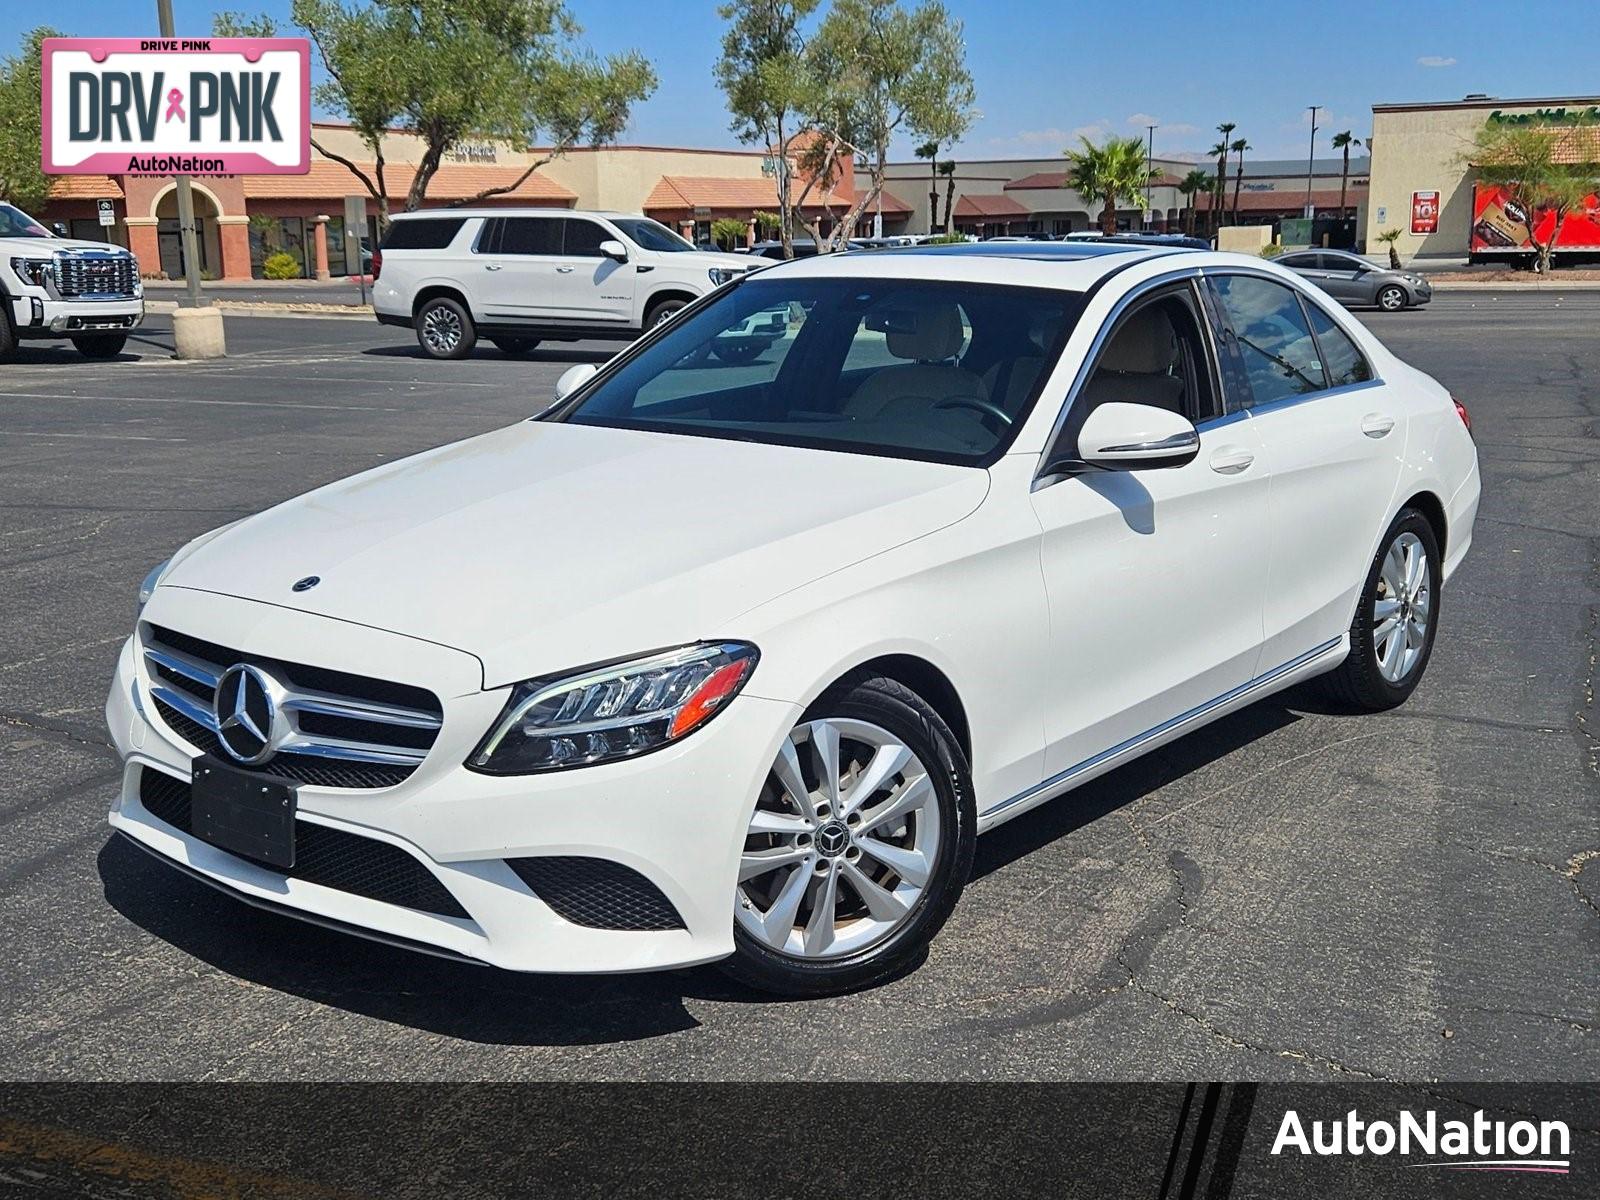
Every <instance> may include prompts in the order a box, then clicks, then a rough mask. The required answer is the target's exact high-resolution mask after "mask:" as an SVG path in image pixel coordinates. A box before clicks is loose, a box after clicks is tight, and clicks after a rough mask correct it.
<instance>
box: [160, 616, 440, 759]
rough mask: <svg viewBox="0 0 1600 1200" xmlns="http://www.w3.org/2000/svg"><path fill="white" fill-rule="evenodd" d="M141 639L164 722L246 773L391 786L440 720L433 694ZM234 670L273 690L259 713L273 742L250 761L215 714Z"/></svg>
mask: <svg viewBox="0 0 1600 1200" xmlns="http://www.w3.org/2000/svg"><path fill="white" fill-rule="evenodd" d="M140 640H141V641H142V643H143V653H144V660H145V666H146V668H147V669H148V671H149V673H150V679H151V687H150V698H151V699H152V700H153V701H154V702H155V706H156V710H157V712H158V713H159V714H160V716H161V718H162V720H163V721H165V722H166V724H167V726H168V727H169V728H170V729H171V730H172V731H173V732H174V733H176V734H177V735H178V736H179V737H181V738H182V739H183V740H184V741H186V742H188V743H189V744H190V745H192V746H194V747H195V749H196V750H198V751H200V752H202V753H205V754H211V755H214V756H215V757H217V758H220V759H222V760H223V761H224V762H227V763H231V764H232V765H234V766H237V767H239V768H241V769H243V770H247V771H260V772H262V773H264V774H269V775H276V776H280V777H282V778H285V779H290V780H293V781H295V782H298V783H306V784H310V785H312V786H314V787H341V788H380V787H392V786H394V785H395V784H397V783H399V782H401V781H402V780H404V779H405V778H407V777H408V776H409V775H410V774H411V773H412V772H413V771H415V770H416V769H417V767H418V766H419V765H420V764H421V763H422V760H423V759H424V758H425V757H427V754H428V751H429V749H430V748H431V747H432V746H433V743H434V739H435V738H437V737H438V735H439V727H440V726H441V724H442V723H443V709H442V708H441V707H440V704H439V700H438V697H436V696H435V695H434V694H433V693H432V692H430V691H427V690H426V689H424V688H419V687H413V686H411V685H410V684H404V683H393V682H390V681H388V680H383V679H370V678H368V677H366V676H364V675H352V674H348V673H346V672H344V671H332V670H328V669H326V668H324V667H313V666H307V665H305V664H303V663H291V662H284V661H283V660H281V659H273V658H266V657H263V656H261V655H256V654H249V653H246V652H243V651H238V650H230V649H228V648H227V647H225V646H219V645H217V644H215V643H214V642H207V641H202V640H201V639H200V638H195V637H190V636H189V635H188V634H184V633H179V632H177V631H176V630H173V629H166V628H163V627H162V626H159V625H149V624H146V625H145V626H143V628H142V630H141V633H140ZM240 665H245V666H249V667H252V668H255V671H256V672H257V673H258V678H263V677H264V678H265V679H266V680H267V681H269V683H270V686H271V688H272V692H271V700H272V704H271V709H270V710H268V715H267V716H266V717H261V715H260V714H259V713H257V714H256V716H257V718H258V719H257V721H256V724H258V725H259V724H260V723H261V722H262V721H263V720H265V721H266V722H267V723H268V724H269V726H270V728H269V729H266V730H263V731H262V732H263V733H266V734H268V735H269V737H268V738H266V739H263V742H270V745H265V744H263V745H262V746H261V747H260V749H261V751H262V753H263V756H262V757H260V758H259V761H255V762H247V761H242V760H241V757H240V755H239V754H238V753H236V744H232V743H230V742H229V741H225V740H224V736H223V735H224V734H226V733H228V732H229V731H227V730H225V729H223V728H222V724H223V723H222V721H221V720H219V719H218V716H217V689H218V686H219V685H220V684H221V682H222V679H223V676H224V675H225V674H227V673H228V672H229V670H230V668H232V667H235V666H240ZM237 741H238V737H237V731H234V734H233V743H237ZM246 748H247V749H250V750H255V749H256V746H255V745H248V746H247V747H246ZM249 757H256V755H254V754H252V755H250V756H249Z"/></svg>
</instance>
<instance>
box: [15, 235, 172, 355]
mask: <svg viewBox="0 0 1600 1200" xmlns="http://www.w3.org/2000/svg"><path fill="white" fill-rule="evenodd" d="M0 296H3V298H4V303H3V304H0V361H4V360H5V359H7V358H9V357H10V356H11V355H12V354H14V353H15V352H16V349H17V345H18V343H19V342H20V341H22V340H24V339H31V338H67V339H69V340H70V341H71V342H72V344H73V345H74V346H76V347H77V349H78V351H79V352H80V353H82V354H85V355H87V356H88V357H90V358H115V357H116V356H117V355H118V354H120V353H122V347H123V346H124V344H126V342H127V340H128V334H129V332H130V331H131V330H133V329H134V328H135V327H136V326H137V325H138V324H139V322H140V321H142V320H143V319H144V285H143V284H142V283H141V282H140V280H139V260H138V259H137V258H135V257H134V256H133V255H132V254H130V253H129V252H128V251H126V250H124V249H122V247H120V246H113V245H109V244H108V243H105V242H85V241H78V240H76V239H73V238H65V237H59V236H57V235H56V234H54V233H52V232H50V230H48V229H46V228H45V227H44V226H43V225H41V224H40V223H39V222H38V221H35V220H34V219H33V218H32V217H30V216H29V215H28V214H27V213H25V212H23V211H22V210H21V209H20V208H16V207H14V206H13V205H10V204H0Z"/></svg>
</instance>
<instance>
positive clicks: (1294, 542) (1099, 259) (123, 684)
mask: <svg viewBox="0 0 1600 1200" xmlns="http://www.w3.org/2000/svg"><path fill="white" fill-rule="evenodd" d="M780 309H787V310H789V311H790V312H791V313H792V314H793V315H794V318H795V319H794V321H793V327H794V332H793V334H792V336H786V337H784V338H783V339H781V340H780V341H778V342H776V343H774V344H773V346H772V347H771V348H770V349H769V350H768V351H767V353H765V354H764V355H763V356H762V358H761V362H760V365H759V368H757V367H753V366H752V367H745V368H741V369H740V370H738V371H733V370H726V371H724V370H718V369H714V368H706V367H703V366H701V365H699V363H698V362H697V361H696V360H697V359H702V360H703V356H702V355H701V354H700V352H701V351H702V349H703V348H705V347H707V346H708V345H714V344H715V342H716V340H717V339H718V338H720V337H722V336H724V334H725V333H726V332H727V331H728V330H730V329H737V328H741V327H744V326H745V325H747V324H748V323H749V322H750V321H751V319H752V317H753V316H754V315H756V314H760V313H774V312H777V311H779V310H780ZM1245 414H1248V419H1240V417H1241V416H1243V415H1245ZM1478 496H1479V476H1478V466H1477V456H1476V453H1475V450H1474V446H1473V442H1472V438H1471V436H1470V430H1469V427H1468V424H1467V419H1466V412H1465V409H1463V408H1462V407H1461V405H1460V404H1458V403H1456V402H1454V401H1453V400H1452V398H1451V396H1450V395H1449V394H1448V393H1447V392H1446V391H1445V389H1444V388H1443V387H1441V386H1440V385H1439V384H1438V383H1436V382H1435V381H1434V380H1433V379H1431V378H1429V377H1428V376H1427V375H1424V374H1423V373H1422V372H1420V371H1418V370H1416V369H1415V368H1413V367H1410V366H1408V365H1406V364H1405V363H1404V362H1402V361H1401V360H1400V359H1399V358H1397V357H1396V356H1395V355H1394V354H1393V353H1392V352H1390V351H1389V350H1388V349H1386V348H1385V347H1384V345H1383V344H1382V343H1381V342H1379V341H1378V340H1377V339H1376V338H1375V337H1373V336H1372V335H1371V334H1370V333H1369V332H1367V331H1366V330H1365V329H1364V328H1363V327H1362V326H1361V325H1360V324H1359V323H1357V322H1356V321H1354V320H1353V319H1352V318H1351V317H1350V316H1349V315H1348V314H1346V313H1345V312H1343V311H1342V310H1341V309H1340V308H1338V307H1337V306H1336V305H1332V304H1330V303H1329V302H1328V301H1327V299H1326V297H1324V296H1323V295H1322V293H1320V292H1318V291H1316V290H1315V289H1314V288H1311V287H1310V286H1308V285H1307V284H1306V283H1305V282H1304V281H1303V280H1301V279H1300V278H1299V276H1297V275H1295V274H1294V273H1293V272H1290V271H1286V270H1284V269H1282V268H1281V267H1278V266H1276V265H1274V264H1271V263H1266V262H1263V261H1261V260H1259V259H1253V258H1247V257H1244V256H1240V255H1232V254H1215V253H1198V252H1189V251H1182V252H1179V251H1172V250H1165V249H1150V248H1145V247H1132V246H1125V245H1106V246H1084V245H1065V244H1051V245H1040V244H1034V245H1005V244H999V245H994V244H968V245H954V246H928V247H914V248H908V249H903V250H898V251H896V252H894V253H885V254H860V255H825V256H817V257H813V258H810V259H806V260H802V261H799V262H792V263H784V264H780V265H778V266H774V267H772V268H770V269H768V270H766V271H763V272H761V273H759V274H757V275H754V276H751V277H746V278H744V279H742V280H740V281H737V282H735V283H734V284H732V285H731V286H729V287H726V288H723V289H720V290H719V291H718V292H716V293H715V294H714V295H712V296H711V297H709V298H707V299H706V300H705V301H704V302H703V303H701V304H698V305H697V306H695V308H694V309H693V310H691V311H690V312H687V313H685V314H683V316H681V317H680V318H679V319H678V320H676V321H673V322H670V323H666V324H664V325H661V326H658V327H656V328H655V329H654V330H652V331H651V332H650V333H649V334H647V335H646V336H645V338H644V339H642V340H641V341H640V342H639V343H638V344H637V345H636V346H634V347H632V348H630V349H628V350H626V351H624V352H623V353H622V354H620V355H618V356H617V357H616V358H614V359H612V360H611V361H610V362H609V363H607V364H606V365H605V366H603V367H601V368H599V369H598V370H597V369H596V368H595V367H594V366H592V365H588V364H585V365H581V366H576V367H573V368H571V369H570V370H569V371H568V372H567V373H566V375H565V376H563V378H562V380H561V382H560V383H559V384H558V385H557V398H556V402H555V403H554V404H553V405H552V406H551V407H549V408H548V409H547V410H546V411H544V412H543V413H541V414H540V415H539V416H538V417H537V418H535V419H532V420H527V421H522V422H519V423H518V424H515V425H513V426H510V427H509V428H506V429H503V430H500V431H498V432H494V433H489V434H485V435H482V436H479V437H474V438H470V439H468V440H465V441H462V442H458V443H456V444H454V445H450V446H445V447H442V448H440V449H436V450H432V451H428V452H426V453H423V454H419V455H417V456H415V457H412V458H408V459H404V460H402V461H399V462H394V463H388V464H385V465H382V466H380V467H377V468H375V469H373V470H370V471H367V472H365V473H363V474H361V475H357V476H355V477H354V478H352V479H349V480H346V481H344V482H342V483H333V484H330V485H327V486H324V487H321V488H318V489H317V490H316V491H313V492H311V493H309V494H308V495H306V496H305V497H302V498H301V499H298V500H290V501H288V502H286V503H282V504H278V505H276V506H275V507H273V508H271V509H269V510H267V511H266V512H264V513H261V514H259V515H256V516H254V517H249V518H246V519H245V520H242V521H239V522H236V523H234V524H231V525H227V526H224V527H222V528H221V529H218V530H215V531H213V532H211V533H208V534H205V535H203V536H201V537H199V538H197V539H196V540H194V541H193V542H190V543H189V544H188V545H186V546H185V547H183V548H182V549H181V550H179V551H178V552H177V553H176V554H175V555H173V557H172V558H171V559H170V560H169V561H167V562H166V563H164V564H162V565H160V566H158V567H157V568H156V569H155V570H154V571H152V572H151V573H150V575H149V576H148V578H146V580H145V581H144V583H143V585H142V587H141V589H140V610H139V613H138V617H137V623H136V629H135V632H134V634H133V636H132V637H131V638H130V639H129V641H128V642H127V643H126V644H125V645H124V647H123V648H122V650H121V653H120V656H119V658H118V660H117V667H116V675H115V679H114V681H113V683H112V686H111V691H110V696H109V699H108V701H107V710H106V711H107V718H108V723H109V729H110V736H111V738H112V740H113V742H114V743H115V746H116V750H117V753H118V754H119V756H120V758H121V761H122V763H123V774H122V776H121V782H120V785H119V789H118V792H117V795H116V798H115V800H114V804H113V808H112V811H111V816H110V820H111V824H112V826H113V827H114V828H115V829H116V830H117V831H118V832H120V833H122V834H124V835H126V836H127V837H128V838H130V839H132V840H133V841H134V842H136V843H138V844H139V845H140V846H142V847H144V848H145V849H146V850H149V851H150V852H152V853H153V854H155V855H156V856H157V857H159V858H160V859H162V860H164V861H166V862H168V863H170V864H172V865H174V866H177V867H179V868H181V869H183V870H185V871H187V872H189V873H191V874H194V875H198V876H199V877H200V878H202V879H204V880H205V881H207V882H208V883H211V884H213V885H215V886H216V887H218V888H220V889H221V890H223V891H224V892H227V893H229V894H232V895H234V896H237V897H240V898H242V899H244V900H246V901H248V902H250V903H253V904H258V905H262V906H266V907H269V908H272V909H274V910H277V911H281V912H286V913H290V914H293V915H296V916H300V917H304V918H308V919H310V920H313V921H317V922H320V923H323V924H327V925H332V926H335V927H337V928H339V929H343V930H347V931H351V932H357V933H364V934H367V935H369V936H372V937H376V938H380V939H382V940H385V941H389V942H393V943H396V944H399V945H403V946H411V947H415V948H420V949H426V950H429V951H431V952H434V953H439V954H444V955H448V956H454V957H460V958H467V959H473V960H478V961H482V962H487V963H492V964H495V965H497V966H501V967H507V968H512V969H515V970H524V971H556V972H592V971H642V970H651V969H658V968H671V967H681V966H684V965H688V964H692V963H703V962H711V961H716V960H721V961H723V962H724V963H726V965H727V967H728V969H729V970H731V971H732V972H733V973H735V974H736V975H737V976H739V977H740V978H742V979H744V980H747V981H749V982H750V983H752V984H754V985H756V986H758V987H762V988H768V989H772V990H775V991H779V992H785V993H792V994H802V995H816V994H822V993H828V992H834V991H838V990H840V989H846V988H854V987H860V986H863V985H866V984H871V983H873V982H876V981H879V980H882V979H884V978H886V977H887V976H889V975H890V974H892V973H893V972H895V971H897V970H900V969H902V968H904V967H905V966H906V965H907V964H909V963H910V962H912V961H913V960H914V957H915V956H916V955H917V954H918V953H919V951H920V950H921V948H922V947H923V946H924V945H926V943H927V942H928V940H929V939H930V938H931V937H933V935H934V933H935V932H936V931H937V930H938V929H939V927H940V926H941V925H942V924H943V923H944V921H945V918H946V917H948V916H949V915H950V912H951V910H952V908H953V907H954V905H955V904H956V902H957V899H958V898H959V896H960V894H961V890H962V886H963V884H964V882H965V880H966V878H967V874H968V871H969V869H970V868H971V865H972V861H973V853H974V843H975V840H976V838H977V835H978V834H979V833H980V832H983V831H986V830H989V829H993V828H995V827H997V826H999V825H1001V824H1002V823H1004V822H1006V821H1008V820H1011V819H1012V818H1014V817H1017V816H1019V815H1021V814H1023V813H1025V812H1028V811H1029V810H1030V809H1033V808H1034V807H1036V806H1038V805H1040V804H1043V803H1045V802H1047V801H1049V800H1051V799H1053V798H1055V797H1057V796H1060V795H1062V794H1063V793H1065V792H1067V791H1069V790H1070V789H1072V788H1074V787H1076V786H1078V785H1080V784H1082V783H1084V782H1086V781H1088V780H1090V779H1093V778H1094V777H1096V776H1098V775H1100V774H1102V773H1104V772H1106V771H1108V770H1111V769H1112V768H1114V767H1116V766H1118V765H1119V764H1122V763H1125V762H1128V761H1129V760H1130V759H1132V758H1134V757H1136V756H1138V755H1141V754H1144V753H1147V752H1149V751H1152V750H1154V749H1156V748H1157V747H1159V746H1162V745H1163V744H1165V743H1167V742H1169V741H1171V740H1172V739H1174V738H1177V737H1180V736H1182V735H1184V734H1186V733H1189V732H1191V731H1193V730H1195V729H1197V728H1199V727H1200V726H1202V725H1204V724H1205V723H1207V722H1209V721H1212V720H1215V719H1216V718H1218V717H1221V716H1223V715H1224V714H1226V713H1229V712H1232V711H1234V710H1235V709H1238V708H1241V707H1243V706H1244V705H1247V704H1250V703H1251V702H1253V701H1255V700H1258V699H1260V698H1261V697H1263V696H1267V695H1269V694H1271V693H1273V692H1276V691H1278V690H1279V689H1281V688H1285V687H1288V686H1290V685H1291V684H1295V683H1298V682H1300V681H1301V680H1306V679H1310V678H1312V677H1320V678H1321V679H1322V680H1323V683H1324V685H1325V687H1326V690H1327V691H1328V693H1329V694H1330V695H1331V696H1333V697H1335V698H1336V700H1337V701H1338V702H1339V703H1340V704H1343V705H1345V706H1347V707H1349V708H1350V709H1353V710H1368V711H1371V710H1379V709H1386V708H1390V707H1392V706H1394V705H1398V704H1400V703H1402V702H1403V701H1405V699H1406V698H1407V697H1408V696H1409V695H1410V694H1411V692H1412V690H1413V689H1414V688H1415V687H1416V686H1417V683H1418V681H1419V680H1420V679H1421V678H1422V677H1423V673H1424V671H1425V670H1426V668H1427V665H1428V659H1429V655H1430V653H1431V651H1432V649H1433V646H1434V643H1435V639H1436V637H1437V635H1438V631H1439V628H1440V624H1439V623H1440V618H1441V612H1442V610H1441V607H1440V598H1441V591H1442V590H1443V589H1445V588H1446V587H1447V585H1448V583H1449V581H1450V579H1451V577H1452V575H1453V573H1454V572H1455V570H1456V569H1457V568H1458V567H1459V566H1460V564H1461V562H1462V559H1463V557H1464V556H1465V555H1466V553H1467V552H1468V549H1469V547H1470V546H1471V544H1472V532H1473V530H1472V527H1473V519H1474V516H1475V514H1476V511H1477V506H1478ZM1017 919H1019V920H1027V919H1028V914H1026V913H1019V914H1018V915H1017Z"/></svg>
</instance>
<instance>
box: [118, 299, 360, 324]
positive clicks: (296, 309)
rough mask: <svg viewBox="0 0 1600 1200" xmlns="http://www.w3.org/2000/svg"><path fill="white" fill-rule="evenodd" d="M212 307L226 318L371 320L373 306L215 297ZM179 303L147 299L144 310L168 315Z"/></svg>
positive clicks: (176, 309)
mask: <svg viewBox="0 0 1600 1200" xmlns="http://www.w3.org/2000/svg"><path fill="white" fill-rule="evenodd" d="M212 303H213V307H215V308H217V309H220V310H221V311H222V313H223V314H224V315H225V316H229V317H299V318H302V319H304V320H315V321H324V320H328V319H330V318H331V319H332V320H336V321H371V320H373V313H372V306H371V305H370V304H369V305H366V306H362V305H359V304H340V305H327V306H325V307H317V306H315V305H308V304H268V303H256V302H252V301H246V300H217V301H213V302H212ZM178 307H179V306H178V303H177V302H176V301H174V300H146V301H145V304H144V310H145V312H147V313H160V314H169V313H174V312H177V311H178Z"/></svg>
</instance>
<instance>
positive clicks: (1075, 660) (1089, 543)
mask: <svg viewBox="0 0 1600 1200" xmlns="http://www.w3.org/2000/svg"><path fill="white" fill-rule="evenodd" d="M1264 459H1265V456H1264V455H1263V454H1262V452H1261V446H1260V443H1259V441H1258V439H1257V437H1256V431H1255V428H1254V425H1253V422H1252V421H1250V420H1249V419H1248V418H1244V417H1239V418H1223V419H1221V420H1219V421H1214V422H1211V423H1210V424H1209V425H1208V426H1206V427H1203V428H1201V430H1200V454H1199V457H1198V458H1196V459H1195V460H1194V461H1193V462H1191V463H1189V464H1188V465H1187V466H1184V467H1180V468H1177V469H1167V470H1152V471H1131V472H1123V471H1116V472H1103V473H1095V474H1087V475H1081V476H1077V477H1074V478H1069V479H1066V480H1063V481H1062V482H1059V483H1056V484H1054V485H1052V486H1050V487H1047V488H1044V489H1043V490H1041V491H1038V492H1035V493H1034V496H1033V503H1034V509H1035V512H1036V513H1037V515H1038V518H1039V523H1040V525H1041V527H1042V537H1041V560H1042V565H1043V569H1044V575H1045V587H1046V590H1047V593H1048V596H1049V604H1050V613H1051V628H1052V634H1051V659H1052V661H1053V662H1054V663H1055V666H1056V671H1057V673H1058V679H1059V687H1055V688H1052V689H1051V693H1050V697H1049V709H1048V712H1047V714H1046V740H1047V742H1048V751H1047V755H1046V774H1047V776H1048V775H1055V774H1058V773H1060V772H1062V771H1065V770H1067V769H1068V768H1070V767H1073V766H1075V765H1077V764H1078V763H1081V762H1083V761H1084V760H1086V759H1088V758H1091V757H1093V756H1094V755H1096V754H1099V753H1100V752H1102V751H1104V750H1107V749H1109V748H1111V747H1113V746H1116V745H1118V744H1119V743H1121V742H1123V741H1126V740H1127V739H1129V738H1133V737H1137V736H1138V735H1139V734H1141V733H1144V732H1146V731H1147V730H1150V729H1152V728H1154V727H1155V726H1157V725H1160V724H1162V723H1163V722H1166V721H1169V720H1171V719H1172V718H1173V717H1176V716H1179V715H1181V714H1183V713H1185V712H1187V711H1189V710H1190V709H1192V708H1195V707H1197V706H1199V705H1201V704H1204V703H1205V702H1207V701H1208V700H1212V699H1215V698H1216V697H1218V696H1220V695H1222V694H1224V693H1225V692H1228V691H1231V690H1232V689H1234V688H1236V687H1238V686H1239V685H1240V684H1243V683H1246V682H1248V681H1249V680H1250V679H1251V678H1252V677H1253V676H1254V675H1255V673H1256V671H1257V668H1258V660H1259V658H1260V651H1261V633H1262V624H1261V603H1262V593H1263V591H1264V589H1265V587H1266V584H1267V558H1266V555H1265V554H1264V553H1263V552H1262V549H1263V548H1262V545H1261V531H1262V529H1263V527H1264V526H1265V524H1266V519H1267V493H1268V474H1267V468H1266V464H1265V461H1264Z"/></svg>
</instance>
